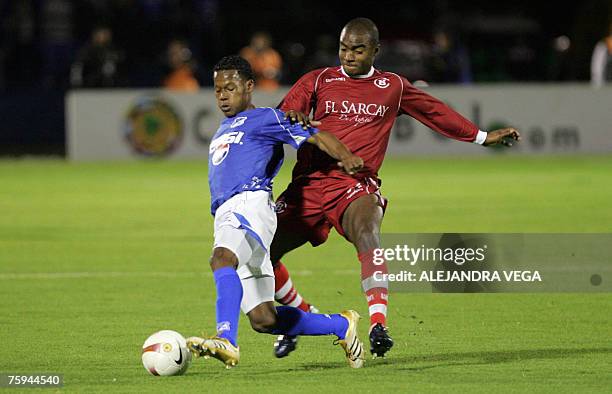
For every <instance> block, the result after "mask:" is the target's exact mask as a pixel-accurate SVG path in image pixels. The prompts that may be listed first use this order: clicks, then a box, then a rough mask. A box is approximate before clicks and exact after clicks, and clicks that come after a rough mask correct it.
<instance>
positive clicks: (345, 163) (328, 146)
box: [307, 131, 363, 175]
mask: <svg viewBox="0 0 612 394" xmlns="http://www.w3.org/2000/svg"><path fill="white" fill-rule="evenodd" d="M307 142H309V143H311V144H314V145H316V146H317V147H318V148H319V149H321V150H322V151H323V152H325V153H327V154H328V155H330V156H331V157H333V158H334V159H336V160H339V162H338V166H339V167H342V168H344V171H346V172H347V173H348V174H350V175H353V174H355V173H356V172H357V171H359V170H361V169H362V168H363V160H362V159H361V157H359V156H355V155H354V154H353V153H352V152H351V151H350V150H349V148H347V147H346V145H344V144H343V143H342V142H341V141H340V140H339V139H338V138H337V137H336V136H335V135H333V134H331V133H327V132H325V131H319V132H318V133H316V134H313V135H312V136H311V137H310V138H308V140H307Z"/></svg>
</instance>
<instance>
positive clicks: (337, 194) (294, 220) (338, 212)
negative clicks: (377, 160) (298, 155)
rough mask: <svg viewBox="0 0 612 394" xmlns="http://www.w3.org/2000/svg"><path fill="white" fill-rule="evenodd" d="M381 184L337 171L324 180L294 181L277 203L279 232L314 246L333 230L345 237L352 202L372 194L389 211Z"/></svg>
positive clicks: (313, 178)
mask: <svg viewBox="0 0 612 394" xmlns="http://www.w3.org/2000/svg"><path fill="white" fill-rule="evenodd" d="M380 185H381V181H380V180H379V179H378V178H377V177H375V176H364V177H359V178H356V177H352V176H350V175H348V174H344V173H337V172H335V171H334V172H332V173H331V174H330V175H328V176H325V177H304V176H302V177H299V178H297V179H294V180H293V181H292V182H291V183H290V184H289V186H288V187H287V190H285V191H284V192H283V193H282V194H281V195H280V196H279V197H278V199H277V200H276V216H277V218H278V227H277V229H276V231H277V232H278V231H289V232H294V233H296V234H298V235H300V236H301V237H303V238H304V239H305V240H307V241H309V242H310V243H311V244H312V245H313V246H317V245H320V244H322V243H324V242H325V241H326V240H327V237H328V236H329V231H330V230H331V228H332V227H334V228H335V229H336V231H338V233H339V234H340V235H342V236H343V237H345V238H346V234H345V233H344V230H343V229H342V216H343V214H344V211H346V209H347V208H348V206H349V205H350V204H351V203H352V202H353V201H355V200H357V199H358V198H360V197H362V196H365V195H367V194H373V195H375V196H376V197H377V202H378V205H379V206H380V207H382V209H383V211H384V210H385V209H386V208H387V199H386V198H384V197H383V196H382V195H381V194H380Z"/></svg>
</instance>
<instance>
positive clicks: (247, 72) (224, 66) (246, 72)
mask: <svg viewBox="0 0 612 394" xmlns="http://www.w3.org/2000/svg"><path fill="white" fill-rule="evenodd" d="M221 70H236V71H238V74H240V75H242V76H243V77H244V78H246V80H247V81H248V80H249V79H252V80H255V74H254V73H253V69H252V68H251V65H250V64H249V62H247V61H246V60H245V59H244V58H242V57H240V56H237V55H231V56H225V57H224V58H222V59H221V60H219V62H218V63H217V64H215V67H214V68H213V71H215V72H216V71H221Z"/></svg>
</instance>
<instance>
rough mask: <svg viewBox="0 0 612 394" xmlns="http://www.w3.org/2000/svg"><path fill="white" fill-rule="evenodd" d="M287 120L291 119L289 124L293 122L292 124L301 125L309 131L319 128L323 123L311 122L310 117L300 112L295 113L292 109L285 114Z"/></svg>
mask: <svg viewBox="0 0 612 394" xmlns="http://www.w3.org/2000/svg"><path fill="white" fill-rule="evenodd" d="M285 119H289V122H291V124H296V123H299V124H301V125H302V128H303V129H304V130H307V129H308V128H309V127H317V126H320V125H321V122H319V121H316V120H311V119H310V118H309V117H308V115H306V114H303V113H301V112H300V111H294V110H292V109H291V110H289V111H287V112H285Z"/></svg>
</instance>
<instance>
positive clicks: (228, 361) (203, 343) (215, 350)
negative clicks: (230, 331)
mask: <svg viewBox="0 0 612 394" xmlns="http://www.w3.org/2000/svg"><path fill="white" fill-rule="evenodd" d="M187 347H188V348H189V351H191V353H193V355H194V356H196V357H204V358H209V357H213V358H216V359H217V360H219V361H221V362H222V363H223V364H225V367H226V368H227V369H230V368H232V367H235V366H236V365H238V362H239V361H240V348H238V347H236V346H234V345H232V343H231V342H230V341H228V340H227V339H225V338H219V337H212V338H209V339H204V338H199V337H190V338H187Z"/></svg>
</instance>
